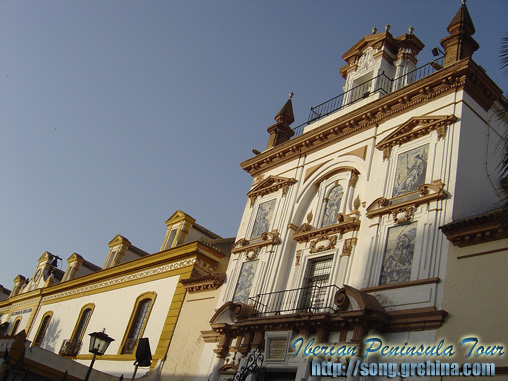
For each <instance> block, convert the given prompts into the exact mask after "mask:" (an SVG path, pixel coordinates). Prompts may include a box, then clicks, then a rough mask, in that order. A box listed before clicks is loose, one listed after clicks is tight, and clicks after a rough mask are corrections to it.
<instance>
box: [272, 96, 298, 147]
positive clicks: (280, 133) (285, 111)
mask: <svg viewBox="0 0 508 381" xmlns="http://www.w3.org/2000/svg"><path fill="white" fill-rule="evenodd" d="M293 95H294V93H293V92H291V93H289V99H288V100H287V102H286V103H285V104H284V106H282V108H281V109H280V111H279V112H278V113H277V115H275V121H276V123H275V124H273V125H271V126H270V127H268V129H267V131H268V132H269V133H270V137H269V138H268V145H267V146H266V148H272V147H275V146H276V145H279V144H281V143H284V142H286V141H288V140H289V139H291V137H292V136H293V135H294V134H295V132H294V131H293V130H292V129H291V127H290V124H291V123H293V122H294V121H295V116H294V114H293V103H292V102H291V98H293Z"/></svg>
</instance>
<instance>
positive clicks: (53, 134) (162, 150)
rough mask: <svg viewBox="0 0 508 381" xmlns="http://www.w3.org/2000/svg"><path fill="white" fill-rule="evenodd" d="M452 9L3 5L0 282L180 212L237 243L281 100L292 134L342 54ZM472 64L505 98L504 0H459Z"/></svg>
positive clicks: (445, 0)
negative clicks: (254, 163) (467, 22)
mask: <svg viewBox="0 0 508 381" xmlns="http://www.w3.org/2000/svg"><path fill="white" fill-rule="evenodd" d="M460 4H461V2H460V1H458V0H426V1H409V0H391V1H379V0H375V1H374V0H370V1H367V0H361V1H360V0H355V1H342V0H341V1H339V0H337V1H331V0H326V1H325V0H315V1H310V0H309V1H303V0H302V1H300V0H292V1H290V0H276V1H264V0H261V1H210V0H206V1H204V0H203V1H194V0H191V1H176V0H174V1H154V0H146V1H131V0H121V1H120V0H116V1H113V0H102V1H98V0H87V1H75V0H67V1H63V0H59V1H54V0H45V1H40V0H32V1H27V0H2V1H0V255H1V257H2V259H3V261H2V262H3V264H2V265H1V267H0V284H2V285H4V286H5V287H8V288H11V287H12V280H13V279H14V277H15V276H16V275H17V274H22V275H24V276H26V277H29V278H31V277H32V276H33V273H34V270H35V265H36V263H37V259H38V258H39V257H40V256H41V255H42V254H43V253H44V251H46V250H47V251H50V252H51V253H53V254H56V255H58V256H60V257H62V258H64V266H61V268H62V269H65V265H66V262H65V260H66V259H67V258H68V257H69V256H70V255H71V254H72V253H73V252H77V253H79V254H80V255H82V256H83V257H85V258H86V259H88V260H90V261H92V262H94V263H96V264H98V265H100V266H102V265H103V264H104V261H105V258H106V254H107V252H108V246H107V243H108V242H109V241H110V240H111V239H112V238H113V237H114V236H115V235H116V234H122V235H124V236H125V237H127V238H128V239H129V240H130V241H131V242H132V243H133V244H134V245H136V246H138V247H140V248H142V249H144V250H146V251H148V252H157V251H158V250H159V249H160V246H161V244H162V240H163V238H164V233H165V228H166V226H165V224H164V221H165V220H166V219H167V218H168V217H170V216H171V215H172V214H173V212H174V211H176V210H178V209H180V210H183V211H184V212H186V213H188V214H190V215H191V216H193V217H194V218H196V220H197V222H198V223H200V224H201V225H203V226H205V227H207V228H208V229H210V230H212V231H214V232H216V233H217V234H220V235H222V236H224V237H231V236H235V235H236V232H237V228H238V225H239V222H240V219H241V216H242V213H243V208H244V206H245V203H246V201H247V198H246V196H245V194H246V193H247V192H248V190H249V187H250V184H251V178H250V176H249V175H248V174H247V173H246V172H243V171H242V169H241V168H240V166H239V163H240V162H241V161H243V160H246V159H248V158H250V157H251V156H252V153H251V150H252V149H253V148H256V149H258V150H263V149H264V148H265V147H266V142H267V138H268V134H267V132H266V128H267V127H268V126H270V125H271V124H272V123H273V117H274V116H275V114H276V113H277V111H278V110H279V109H280V107H281V106H282V105H283V104H284V102H285V101H286V99H287V95H288V93H289V92H290V91H294V93H295V96H294V98H293V106H294V111H295V116H296V122H295V123H294V124H293V126H296V125H298V124H300V123H302V122H304V121H305V120H306V117H307V115H308V111H309V108H310V106H313V105H317V104H319V103H321V102H323V101H325V100H327V99H329V98H331V97H333V96H335V95H337V94H339V93H341V92H342V89H341V88H342V85H343V80H342V78H341V77H340V75H339V68H340V67H341V66H342V65H344V61H343V60H342V58H341V55H342V54H343V53H345V52H346V51H347V50H348V49H349V48H350V47H351V46H352V45H353V44H354V43H356V42H357V41H358V40H359V39H360V38H361V37H363V36H364V35H367V34H370V33H371V29H372V27H373V26H377V28H378V30H379V31H382V30H383V28H384V25H385V24H386V23H389V24H390V25H391V29H390V32H391V33H392V34H393V35H394V36H395V37H397V36H399V35H401V34H403V33H406V32H407V30H408V27H409V26H411V25H412V26H414V28H415V30H414V34H415V35H416V36H418V38H420V40H422V42H423V43H424V44H425V45H426V47H425V49H424V50H423V51H422V52H421V53H420V55H419V59H420V63H421V64H424V63H426V62H428V61H430V60H431V59H432V54H431V52H430V50H431V49H432V48H433V47H436V46H439V41H440V39H441V38H443V37H445V36H447V34H448V33H447V31H446V26H447V25H448V23H449V22H450V21H451V19H452V18H453V16H454V15H455V13H456V12H457V10H458V9H459V7H460ZM467 6H468V8H469V12H470V14H471V17H472V19H473V22H474V24H475V27H476V34H475V36H474V38H475V39H476V40H477V41H478V42H479V44H480V50H479V51H478V52H476V53H475V55H474V59H475V61H476V62H477V63H478V64H480V65H482V66H483V67H484V68H485V69H486V70H487V73H488V74H489V75H490V76H491V77H492V78H493V79H494V80H495V81H496V82H497V83H498V85H499V86H500V87H501V88H502V89H503V90H506V89H507V86H506V78H504V77H502V75H501V72H500V71H499V69H498V62H499V60H498V52H499V46H500V41H501V38H502V36H503V35H504V34H505V33H506V32H507V18H508V2H506V1H505V0H488V1H486V0H482V1H479V0H470V1H468V2H467Z"/></svg>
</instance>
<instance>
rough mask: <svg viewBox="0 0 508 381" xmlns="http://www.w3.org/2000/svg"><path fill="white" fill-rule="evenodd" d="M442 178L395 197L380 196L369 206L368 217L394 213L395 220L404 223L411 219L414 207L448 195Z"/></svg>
mask: <svg viewBox="0 0 508 381" xmlns="http://www.w3.org/2000/svg"><path fill="white" fill-rule="evenodd" d="M443 188H444V184H443V183H442V182H441V180H434V181H433V182H432V184H423V185H421V186H420V187H419V188H418V190H416V191H414V192H410V193H406V194H404V195H402V196H398V197H394V198H385V197H379V198H377V199H376V200H374V202H372V204H370V205H369V206H368V207H367V217H368V218H373V217H376V216H382V215H385V214H392V216H393V219H394V222H396V223H402V222H407V221H409V220H410V218H411V215H412V213H413V209H412V208H416V207H418V206H419V205H422V204H428V203H430V202H432V201H437V200H442V199H444V198H446V197H447V193H446V192H445V191H444V189H443Z"/></svg>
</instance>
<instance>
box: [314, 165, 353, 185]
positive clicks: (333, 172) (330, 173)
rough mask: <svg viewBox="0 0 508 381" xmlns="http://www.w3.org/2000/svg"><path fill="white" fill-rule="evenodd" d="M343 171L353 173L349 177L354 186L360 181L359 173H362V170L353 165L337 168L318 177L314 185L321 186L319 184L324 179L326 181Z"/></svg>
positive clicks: (350, 183)
mask: <svg viewBox="0 0 508 381" xmlns="http://www.w3.org/2000/svg"><path fill="white" fill-rule="evenodd" d="M341 172H350V173H351V176H350V178H349V185H350V186H352V187H354V186H355V185H356V183H357V182H358V175H359V174H360V172H359V171H358V170H357V169H356V168H353V167H339V168H335V169H334V170H332V171H330V172H327V173H326V174H324V175H323V176H321V177H320V178H318V179H317V180H316V181H314V185H316V186H319V184H321V183H322V182H323V181H325V180H327V179H329V178H330V177H332V176H334V175H336V174H337V173H341Z"/></svg>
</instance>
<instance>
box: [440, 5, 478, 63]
mask: <svg viewBox="0 0 508 381" xmlns="http://www.w3.org/2000/svg"><path fill="white" fill-rule="evenodd" d="M447 30H448V33H449V34H450V35H449V36H447V37H445V38H443V39H442V40H441V46H442V47H443V48H444V50H445V61H444V66H445V67H446V66H449V65H451V64H453V63H455V62H457V61H460V60H462V59H464V58H470V57H472V55H473V53H474V52H475V51H476V50H478V48H479V47H480V45H478V43H477V42H476V41H475V40H474V39H473V37H472V35H473V34H474V33H475V28H474V25H473V20H472V19H471V16H470V15H469V11H468V10H467V6H466V3H465V1H463V2H462V5H461V6H460V8H459V10H458V11H457V13H456V14H455V16H454V17H453V19H452V21H451V22H450V24H449V25H448V28H447Z"/></svg>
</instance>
